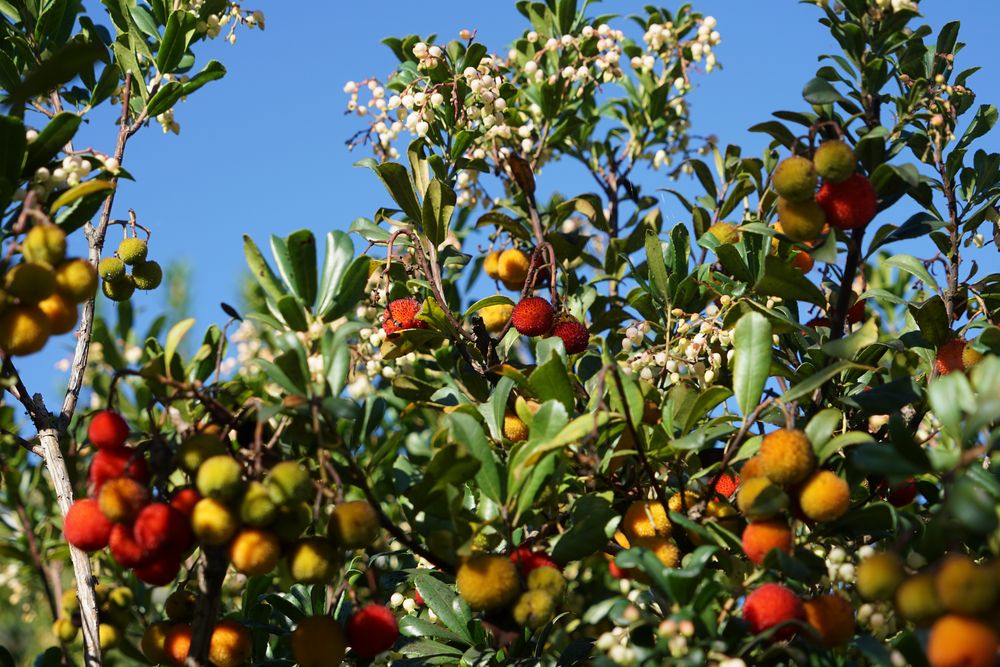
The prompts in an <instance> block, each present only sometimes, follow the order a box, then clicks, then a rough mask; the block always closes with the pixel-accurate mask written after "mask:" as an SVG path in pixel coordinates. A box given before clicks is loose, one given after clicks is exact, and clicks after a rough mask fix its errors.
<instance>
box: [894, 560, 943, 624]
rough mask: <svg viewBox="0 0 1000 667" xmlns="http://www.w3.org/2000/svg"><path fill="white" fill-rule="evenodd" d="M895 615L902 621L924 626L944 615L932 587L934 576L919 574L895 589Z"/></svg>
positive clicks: (924, 573) (935, 591)
mask: <svg viewBox="0 0 1000 667" xmlns="http://www.w3.org/2000/svg"><path fill="white" fill-rule="evenodd" d="M895 603H896V613H897V614H899V616H900V617H902V618H903V619H905V620H907V621H910V622H911V623H915V624H916V625H925V624H927V623H930V622H931V621H933V620H934V619H935V618H937V617H938V616H940V615H941V614H943V613H944V611H945V609H944V606H943V605H942V604H941V600H939V599H938V594H937V590H936V589H935V587H934V575H933V574H931V573H930V572H921V573H919V574H915V575H913V576H912V577H910V578H908V579H907V580H906V581H904V582H903V583H901V584H900V585H899V588H897V589H896V600H895Z"/></svg>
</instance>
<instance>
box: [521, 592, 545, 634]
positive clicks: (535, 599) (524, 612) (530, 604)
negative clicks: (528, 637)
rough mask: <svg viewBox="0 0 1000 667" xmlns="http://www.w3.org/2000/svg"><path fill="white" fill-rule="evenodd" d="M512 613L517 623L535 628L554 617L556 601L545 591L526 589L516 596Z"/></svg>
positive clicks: (542, 625)
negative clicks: (519, 595)
mask: <svg viewBox="0 0 1000 667" xmlns="http://www.w3.org/2000/svg"><path fill="white" fill-rule="evenodd" d="M513 615H514V620H515V621H517V624H518V625H520V626H522V627H525V628H530V629H531V630H537V629H539V628H541V627H544V626H545V624H546V623H548V622H549V621H551V620H552V619H553V618H554V617H555V615H556V601H555V600H554V599H553V598H552V596H551V595H549V594H548V593H546V592H545V591H527V592H526V593H523V594H522V595H521V597H520V598H518V600H517V604H515V605H514V610H513Z"/></svg>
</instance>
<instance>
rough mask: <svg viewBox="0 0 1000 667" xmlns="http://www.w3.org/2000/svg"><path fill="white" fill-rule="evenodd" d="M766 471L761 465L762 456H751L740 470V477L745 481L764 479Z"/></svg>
mask: <svg viewBox="0 0 1000 667" xmlns="http://www.w3.org/2000/svg"><path fill="white" fill-rule="evenodd" d="M763 476H764V470H763V465H762V464H761V460H760V456H759V455H758V456H751V457H750V458H748V459H747V460H746V462H745V463H744V464H743V467H742V468H740V477H742V478H743V479H744V480H748V479H751V478H753V477H763Z"/></svg>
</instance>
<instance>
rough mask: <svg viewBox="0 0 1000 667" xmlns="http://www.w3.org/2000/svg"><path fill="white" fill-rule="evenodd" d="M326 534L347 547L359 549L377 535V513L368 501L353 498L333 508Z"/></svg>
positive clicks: (372, 540)
mask: <svg viewBox="0 0 1000 667" xmlns="http://www.w3.org/2000/svg"><path fill="white" fill-rule="evenodd" d="M327 534H328V535H329V536H330V538H331V539H332V540H334V541H335V542H337V544H339V545H341V546H343V547H347V548H348V549H361V548H363V547H366V546H368V545H369V544H371V543H372V542H374V541H375V538H377V537H378V514H376V512H375V508H373V507H372V506H371V505H370V504H369V503H367V502H365V501H363V500H354V501H351V502H347V503H341V504H340V505H337V506H336V507H334V508H333V514H331V515H330V524H329V526H328V529H327Z"/></svg>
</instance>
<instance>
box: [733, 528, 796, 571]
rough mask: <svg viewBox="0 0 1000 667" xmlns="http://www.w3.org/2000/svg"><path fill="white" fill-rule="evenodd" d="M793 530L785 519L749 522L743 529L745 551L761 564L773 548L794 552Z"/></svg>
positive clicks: (753, 560)
mask: <svg viewBox="0 0 1000 667" xmlns="http://www.w3.org/2000/svg"><path fill="white" fill-rule="evenodd" d="M792 541H793V538H792V530H791V528H789V527H788V524H787V523H786V522H785V520H784V519H768V520H767V521H755V522H753V523H748V524H747V527H746V528H744V529H743V553H745V554H746V555H747V558H749V559H750V561H751V562H753V563H755V564H757V565H760V564H762V563H763V562H764V559H765V558H766V557H767V554H769V553H771V550H772V549H780V550H781V551H784V552H785V553H788V554H790V553H792Z"/></svg>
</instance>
